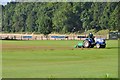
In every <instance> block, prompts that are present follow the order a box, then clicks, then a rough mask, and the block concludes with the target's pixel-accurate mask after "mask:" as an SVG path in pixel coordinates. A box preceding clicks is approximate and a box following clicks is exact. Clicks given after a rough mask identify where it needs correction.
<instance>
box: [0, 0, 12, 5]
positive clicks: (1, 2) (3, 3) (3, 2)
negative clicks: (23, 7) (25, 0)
mask: <svg viewBox="0 0 120 80" xmlns="http://www.w3.org/2000/svg"><path fill="white" fill-rule="evenodd" d="M10 1H13V0H0V4H2V5H6V4H7V2H10Z"/></svg>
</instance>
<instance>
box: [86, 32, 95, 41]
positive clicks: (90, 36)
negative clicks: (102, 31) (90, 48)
mask: <svg viewBox="0 0 120 80" xmlns="http://www.w3.org/2000/svg"><path fill="white" fill-rule="evenodd" d="M87 38H91V39H92V40H93V41H94V42H95V40H94V36H93V34H92V33H91V32H90V33H89V35H88V36H87Z"/></svg>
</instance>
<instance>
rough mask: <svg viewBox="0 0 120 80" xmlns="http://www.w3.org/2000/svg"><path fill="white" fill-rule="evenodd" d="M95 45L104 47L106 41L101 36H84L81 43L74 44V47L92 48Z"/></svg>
mask: <svg viewBox="0 0 120 80" xmlns="http://www.w3.org/2000/svg"><path fill="white" fill-rule="evenodd" d="M94 46H96V47H97V48H105V47H106V41H105V39H103V38H97V39H95V40H94V39H93V38H86V39H85V40H84V41H83V43H80V42H79V43H78V44H77V45H75V46H74V48H94Z"/></svg>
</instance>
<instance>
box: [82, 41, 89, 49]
mask: <svg viewBox="0 0 120 80" xmlns="http://www.w3.org/2000/svg"><path fill="white" fill-rule="evenodd" d="M83 47H84V48H89V47H90V43H89V41H87V40H85V41H84V42H83Z"/></svg>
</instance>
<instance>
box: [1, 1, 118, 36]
mask: <svg viewBox="0 0 120 80" xmlns="http://www.w3.org/2000/svg"><path fill="white" fill-rule="evenodd" d="M119 5H120V3H119V2H24V3H22V2H10V3H8V4H7V5H5V6H2V31H3V32H7V33H11V32H12V33H16V32H35V33H41V34H49V33H52V32H56V33H72V32H79V33H80V32H82V31H85V30H91V29H95V30H96V31H99V30H103V29H109V30H117V29H118V28H119V25H118V24H119V22H120V21H119V14H120V10H119V8H120V7H119Z"/></svg>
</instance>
